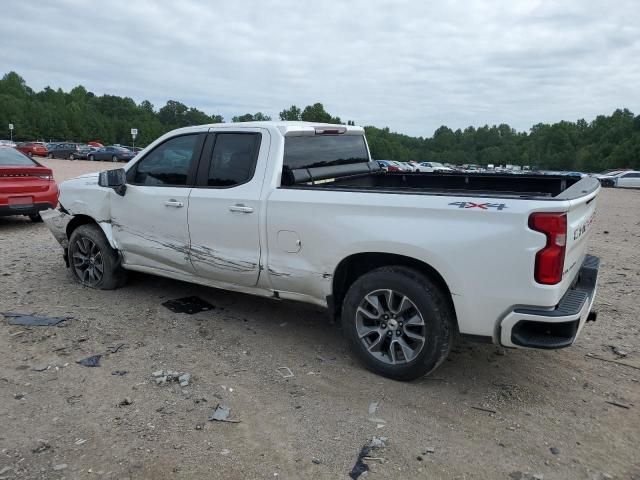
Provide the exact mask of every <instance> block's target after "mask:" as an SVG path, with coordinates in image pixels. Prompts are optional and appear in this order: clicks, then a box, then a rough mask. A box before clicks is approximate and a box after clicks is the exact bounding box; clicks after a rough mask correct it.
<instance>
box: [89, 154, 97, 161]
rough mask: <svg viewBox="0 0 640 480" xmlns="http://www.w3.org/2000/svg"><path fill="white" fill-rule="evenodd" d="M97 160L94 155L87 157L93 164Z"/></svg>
mask: <svg viewBox="0 0 640 480" xmlns="http://www.w3.org/2000/svg"><path fill="white" fill-rule="evenodd" d="M95 159H96V157H94V156H93V155H89V156H88V157H87V160H89V161H90V162H93V161H94V160H95Z"/></svg>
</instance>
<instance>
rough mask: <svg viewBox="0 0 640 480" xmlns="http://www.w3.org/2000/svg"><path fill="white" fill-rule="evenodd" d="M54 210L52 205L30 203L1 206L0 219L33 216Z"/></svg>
mask: <svg viewBox="0 0 640 480" xmlns="http://www.w3.org/2000/svg"><path fill="white" fill-rule="evenodd" d="M49 208H53V205H51V204H50V203H45V202H42V203H29V204H25V205H0V217H8V216H11V215H33V214H35V213H38V212H41V211H43V210H47V209H49Z"/></svg>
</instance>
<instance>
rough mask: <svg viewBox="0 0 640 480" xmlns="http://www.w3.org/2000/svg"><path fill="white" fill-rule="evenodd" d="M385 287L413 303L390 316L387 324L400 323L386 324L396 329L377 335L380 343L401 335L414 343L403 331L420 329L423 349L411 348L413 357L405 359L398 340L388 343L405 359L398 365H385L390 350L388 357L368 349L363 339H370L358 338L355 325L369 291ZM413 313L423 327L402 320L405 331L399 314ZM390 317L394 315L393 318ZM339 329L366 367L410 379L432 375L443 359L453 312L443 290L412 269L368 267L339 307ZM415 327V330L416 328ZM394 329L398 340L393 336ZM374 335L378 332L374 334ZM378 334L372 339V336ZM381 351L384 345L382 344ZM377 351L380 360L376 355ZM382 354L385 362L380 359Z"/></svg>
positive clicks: (451, 336)
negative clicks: (340, 312)
mask: <svg viewBox="0 0 640 480" xmlns="http://www.w3.org/2000/svg"><path fill="white" fill-rule="evenodd" d="M386 290H392V291H394V293H397V294H398V295H399V296H400V297H402V296H404V297H406V298H408V299H409V301H410V303H411V307H410V309H408V310H407V311H405V312H404V313H402V314H399V315H398V317H397V318H398V321H397V322H396V320H389V323H391V321H393V322H394V324H395V323H399V328H398V327H396V326H393V327H391V326H390V325H389V328H393V329H395V328H398V330H394V331H392V332H391V335H390V336H389V337H386V338H385V335H389V331H388V330H387V331H386V333H385V335H382V334H380V335H379V338H380V339H381V340H380V342H392V341H394V339H395V341H398V340H399V339H405V345H407V342H413V340H412V339H411V338H412V337H406V333H403V332H406V329H408V328H409V327H411V329H412V330H411V331H412V332H414V335H415V333H416V332H421V333H420V334H419V335H422V337H423V338H424V341H423V343H422V344H421V345H422V346H421V347H420V348H421V349H420V350H419V351H417V352H414V353H415V357H414V358H411V359H410V360H409V361H407V358H406V357H405V356H404V348H399V344H395V345H396V346H394V344H393V343H392V344H391V348H392V349H394V351H395V352H396V353H395V354H393V356H394V357H395V356H400V357H404V361H402V358H400V359H399V360H400V361H399V363H396V364H391V363H389V362H390V360H391V354H390V353H389V350H387V355H385V354H384V353H380V352H375V353H371V352H370V351H369V349H368V348H367V346H366V345H365V342H369V341H370V339H371V337H367V338H366V340H361V338H360V335H359V333H358V328H362V327H361V326H360V327H359V326H358V319H357V318H356V314H357V312H358V307H359V306H361V304H363V302H365V298H366V297H370V295H371V294H372V293H375V292H377V291H386ZM415 312H418V314H419V316H420V317H421V319H422V320H423V322H422V324H421V326H419V327H418V326H410V325H409V323H410V322H409V320H407V319H405V320H406V323H407V325H405V326H404V329H403V323H402V322H401V321H400V319H401V318H402V315H405V316H406V315H408V316H410V317H411V318H415ZM361 318H362V317H361ZM393 318H394V319H396V316H394V317H393ZM381 322H384V320H382V319H381ZM374 323H375V321H374ZM381 326H384V327H385V328H386V327H387V325H386V324H385V323H380V324H379V325H378V328H379V327H381ZM342 328H343V330H344V333H345V336H346V338H347V341H348V342H349V344H350V346H351V349H352V350H353V352H354V353H355V354H356V356H357V357H358V359H359V360H360V361H361V362H362V363H363V364H364V366H365V367H366V368H367V369H369V370H371V371H373V372H374V373H377V374H379V375H382V376H385V377H389V378H393V379H396V380H413V379H416V378H419V377H422V376H423V375H427V374H429V373H431V372H432V371H433V370H435V369H436V368H437V367H438V366H439V365H440V364H441V363H442V362H443V361H444V360H445V359H446V358H447V355H448V354H449V351H450V350H451V346H452V344H453V339H454V332H455V314H454V310H453V306H452V303H451V299H450V297H449V296H448V294H447V293H445V292H443V291H442V289H441V288H440V287H438V286H437V285H436V284H435V283H434V282H432V281H431V280H430V279H429V278H428V277H426V276H425V275H423V274H421V273H420V272H418V271H416V270H413V269H411V268H407V267H403V266H389V267H382V268H378V269H376V270H372V271H371V272H369V273H366V274H364V275H363V276H361V277H360V278H358V279H357V280H356V281H355V282H354V283H353V285H351V287H350V288H349V291H348V292H347V294H346V296H345V298H344V302H343V305H342ZM364 328H373V327H364ZM415 328H417V329H418V330H414V329H415ZM396 332H397V335H398V336H399V338H396V336H395V334H396ZM373 335H378V334H377V332H373ZM419 335H418V336H419ZM377 338H378V337H374V340H376V339H377ZM382 339H384V340H382ZM373 343H376V342H375V341H373V342H372V343H371V344H373ZM417 348H418V347H416V349H417ZM381 350H384V349H383V348H382V349H381ZM376 353H377V355H378V358H376ZM385 356H386V357H387V360H384V357H385Z"/></svg>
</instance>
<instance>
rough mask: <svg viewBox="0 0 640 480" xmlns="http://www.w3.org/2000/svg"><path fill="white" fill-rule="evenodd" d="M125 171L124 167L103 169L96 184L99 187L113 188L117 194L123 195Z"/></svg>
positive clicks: (125, 181) (124, 190)
mask: <svg viewBox="0 0 640 480" xmlns="http://www.w3.org/2000/svg"><path fill="white" fill-rule="evenodd" d="M126 183H127V172H125V170H124V168H117V169H115V170H105V171H104V172H100V175H99V176H98V185H100V186H101V187H108V188H113V189H114V190H115V192H116V193H117V194H118V195H121V196H124V193H125V192H126V190H127V187H126Z"/></svg>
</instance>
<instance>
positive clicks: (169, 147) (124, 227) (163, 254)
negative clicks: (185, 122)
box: [111, 133, 206, 274]
mask: <svg viewBox="0 0 640 480" xmlns="http://www.w3.org/2000/svg"><path fill="white" fill-rule="evenodd" d="M205 135H206V134H204V133H201V134H198V133H192V134H187V135H180V136H176V137H172V138H170V139H168V140H166V141H164V142H163V143H161V144H160V145H158V146H156V147H155V148H154V149H153V150H151V151H150V152H149V153H148V154H146V155H145V156H144V157H142V158H141V159H140V160H139V161H138V162H137V163H136V164H135V165H133V167H132V168H130V169H129V170H128V172H127V185H126V192H125V194H124V196H120V195H118V194H117V193H115V192H112V193H111V222H112V227H113V236H114V238H115V240H116V243H117V246H118V248H119V249H121V250H122V252H123V255H124V260H125V264H127V265H133V266H141V267H150V268H155V269H159V270H164V271H169V272H179V273H183V274H184V273H186V274H191V273H193V267H192V265H191V262H190V261H189V243H190V242H189V227H188V224H187V212H188V210H189V194H190V193H191V188H192V186H193V184H194V181H195V174H196V170H197V164H198V160H199V158H200V154H201V152H202V145H203V143H204V139H205Z"/></svg>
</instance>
